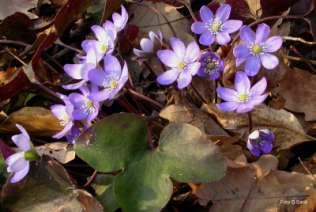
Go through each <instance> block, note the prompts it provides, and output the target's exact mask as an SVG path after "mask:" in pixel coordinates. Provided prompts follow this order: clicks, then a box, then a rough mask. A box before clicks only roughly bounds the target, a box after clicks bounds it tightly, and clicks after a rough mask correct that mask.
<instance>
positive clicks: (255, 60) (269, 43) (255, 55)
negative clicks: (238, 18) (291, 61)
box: [233, 23, 283, 76]
mask: <svg viewBox="0 0 316 212" xmlns="http://www.w3.org/2000/svg"><path fill="white" fill-rule="evenodd" d="M269 35H270V27H269V26H268V25H266V24H264V23H263V24H260V25H259V26H258V27H257V31H256V33H254V32H253V31H252V30H251V29H250V27H243V28H242V29H241V30H240V38H241V40H242V43H241V44H239V45H238V46H236V47H235V48H234V50H233V53H234V55H235V57H236V65H237V66H239V65H240V64H242V63H243V62H245V61H246V64H245V71H246V73H247V74H248V75H249V76H255V75H256V74H257V73H258V72H259V70H260V68H261V64H262V65H263V67H265V68H266V69H268V70H271V69H274V68H275V67H276V66H277V65H278V64H279V59H278V58H277V57H276V56H275V55H273V54H271V53H273V52H276V51H277V50H279V49H280V48H281V46H282V42H283V41H282V38H281V37H280V36H272V37H270V38H269Z"/></svg>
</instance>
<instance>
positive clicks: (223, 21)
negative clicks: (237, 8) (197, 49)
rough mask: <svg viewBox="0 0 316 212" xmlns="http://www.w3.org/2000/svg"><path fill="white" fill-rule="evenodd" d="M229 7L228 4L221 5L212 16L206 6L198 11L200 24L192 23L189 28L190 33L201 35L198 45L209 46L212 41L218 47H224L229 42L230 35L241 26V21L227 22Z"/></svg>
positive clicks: (198, 22)
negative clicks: (218, 45)
mask: <svg viewBox="0 0 316 212" xmlns="http://www.w3.org/2000/svg"><path fill="white" fill-rule="evenodd" d="M230 11H231V7H230V6H229V5H228V4H222V5H221V6H220V7H219V8H218V9H217V10H216V14H215V17H214V14H213V13H212V11H211V10H210V9H209V8H208V7H207V6H202V7H201V9H200V17H201V19H202V22H200V21H197V22H194V23H193V24H192V26H191V30H192V32H194V33H196V34H201V37H200V39H199V42H200V44H202V45H205V46H209V45H211V44H212V43H214V41H215V40H216V42H217V43H218V44H220V45H225V44H227V43H229V41H230V40H231V38H230V35H229V34H231V33H233V32H236V31H237V30H238V29H239V28H240V27H241V26H242V21H239V20H228V18H229V16H230Z"/></svg>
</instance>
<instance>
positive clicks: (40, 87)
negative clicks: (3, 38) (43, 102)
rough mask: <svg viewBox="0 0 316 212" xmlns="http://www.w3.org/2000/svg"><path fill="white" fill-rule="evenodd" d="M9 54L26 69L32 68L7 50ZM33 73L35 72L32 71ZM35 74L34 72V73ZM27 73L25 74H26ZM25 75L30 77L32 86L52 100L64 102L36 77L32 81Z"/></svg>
mask: <svg viewBox="0 0 316 212" xmlns="http://www.w3.org/2000/svg"><path fill="white" fill-rule="evenodd" d="M7 52H8V53H9V54H10V55H11V56H12V57H14V58H15V59H16V60H18V61H19V62H20V63H22V65H24V66H25V67H26V68H28V67H29V68H32V67H31V66H30V65H28V64H26V63H25V62H24V61H23V60H21V59H20V58H19V57H18V56H16V55H15V54H13V53H12V52H11V51H10V50H9V49H7ZM32 71H33V70H32ZM33 72H34V71H33ZM24 73H25V72H24ZM25 75H26V76H27V77H28V79H29V80H30V82H31V83H32V85H33V86H34V87H35V88H38V89H40V90H42V91H44V92H45V93H47V94H48V97H50V98H52V100H54V101H57V102H62V100H61V99H60V97H59V96H58V95H57V94H56V93H55V92H54V91H52V90H51V89H50V88H48V87H46V86H44V85H43V84H41V83H40V82H39V81H38V80H36V79H35V76H32V79H30V78H29V75H28V74H26V73H25ZM33 78H34V79H33Z"/></svg>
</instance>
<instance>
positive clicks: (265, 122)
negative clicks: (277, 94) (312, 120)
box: [203, 104, 310, 152]
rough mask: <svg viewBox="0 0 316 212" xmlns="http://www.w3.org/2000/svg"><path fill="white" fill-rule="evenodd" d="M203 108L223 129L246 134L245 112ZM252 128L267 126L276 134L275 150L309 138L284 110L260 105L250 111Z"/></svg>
mask: <svg viewBox="0 0 316 212" xmlns="http://www.w3.org/2000/svg"><path fill="white" fill-rule="evenodd" d="M203 108H204V109H205V110H206V111H208V112H209V113H210V114H212V115H213V116H215V117H216V119H217V121H218V122H219V123H220V124H221V125H222V126H223V127H224V129H227V130H231V131H233V132H238V133H240V134H241V135H247V132H248V126H249V123H248V122H249V119H248V116H247V114H237V113H233V112H230V113H225V112H222V111H220V110H219V109H218V108H217V107H216V105H214V104H210V105H204V106H203ZM251 116H252V122H253V129H260V128H268V129H270V130H272V131H273V132H274V133H275V135H276V143H275V145H274V147H275V151H276V152H278V151H280V150H282V149H288V148H290V147H291V146H293V145H295V144H298V143H301V142H303V141H307V140H310V138H309V136H308V135H306V133H305V131H304V129H303V127H302V126H301V124H300V122H299V121H298V120H297V118H296V117H295V116H294V115H293V114H292V113H290V112H288V111H286V110H276V109H273V108H269V107H268V106H265V105H261V106H258V107H256V108H255V109H254V110H253V111H252V112H251Z"/></svg>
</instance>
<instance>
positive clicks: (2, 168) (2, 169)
mask: <svg viewBox="0 0 316 212" xmlns="http://www.w3.org/2000/svg"><path fill="white" fill-rule="evenodd" d="M0 142H2V141H0ZM7 176H8V173H7V170H6V164H5V160H4V158H3V156H2V154H1V153H0V185H3V184H4V183H5V181H6V178H7Z"/></svg>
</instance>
